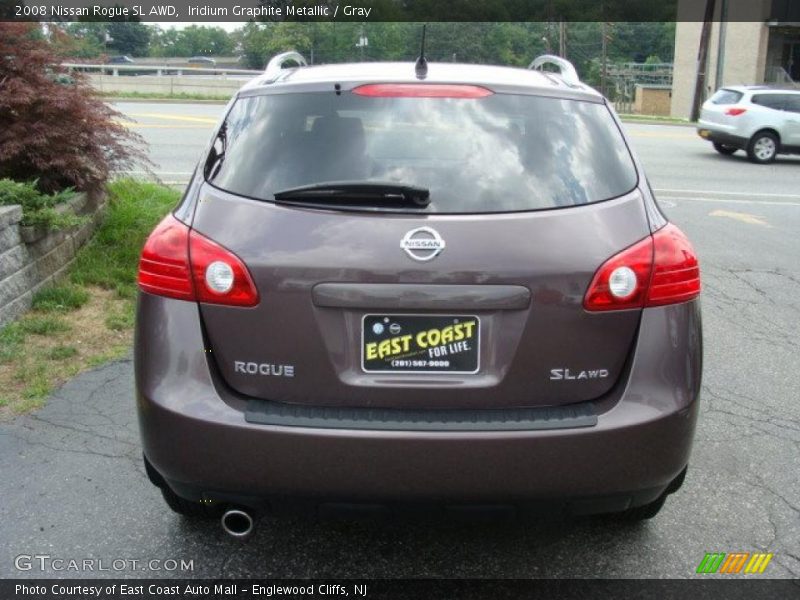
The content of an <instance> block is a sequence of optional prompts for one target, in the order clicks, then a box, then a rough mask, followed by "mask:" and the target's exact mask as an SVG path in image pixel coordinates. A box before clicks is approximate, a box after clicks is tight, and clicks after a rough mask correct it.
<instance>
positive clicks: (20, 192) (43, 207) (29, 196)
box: [0, 179, 81, 229]
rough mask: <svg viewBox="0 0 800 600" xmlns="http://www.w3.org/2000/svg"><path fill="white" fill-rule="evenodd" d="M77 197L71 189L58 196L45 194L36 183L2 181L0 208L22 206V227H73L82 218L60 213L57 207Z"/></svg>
mask: <svg viewBox="0 0 800 600" xmlns="http://www.w3.org/2000/svg"><path fill="white" fill-rule="evenodd" d="M74 195H75V192H74V191H73V190H72V189H71V188H70V189H66V190H64V191H62V192H58V193H57V194H43V193H42V192H40V191H39V190H38V189H36V182H35V181H32V182H25V183H21V182H18V181H13V180H11V179H0V206H2V205H6V206H7V205H11V204H20V205H21V206H22V225H41V226H43V227H47V228H48V229H62V228H64V227H72V226H73V225H77V224H79V223H80V222H81V218H80V217H78V216H76V215H74V214H72V213H69V212H68V213H64V214H62V213H59V212H57V211H56V210H55V207H56V206H58V205H59V204H63V203H64V202H67V201H68V200H70V199H71V198H72V197H73V196H74Z"/></svg>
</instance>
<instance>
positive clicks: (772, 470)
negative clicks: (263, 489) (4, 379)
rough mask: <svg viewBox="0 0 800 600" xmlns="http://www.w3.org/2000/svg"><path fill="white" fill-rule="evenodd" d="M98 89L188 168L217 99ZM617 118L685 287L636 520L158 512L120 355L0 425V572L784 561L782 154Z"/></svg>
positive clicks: (670, 566)
mask: <svg viewBox="0 0 800 600" xmlns="http://www.w3.org/2000/svg"><path fill="white" fill-rule="evenodd" d="M117 107H118V108H119V109H120V110H122V111H123V112H124V113H125V114H127V115H128V116H129V117H131V118H132V119H135V122H134V123H131V126H132V127H133V128H134V129H135V130H136V131H138V132H139V133H141V134H142V135H143V136H144V137H145V138H146V139H147V140H148V141H149V142H150V152H151V156H152V159H153V161H154V162H155V163H156V165H157V172H159V173H160V175H161V177H162V179H163V180H164V181H168V182H185V181H186V180H187V178H188V176H189V174H190V173H191V171H192V169H193V167H194V164H195V163H196V161H197V160H198V159H199V156H200V152H201V150H202V148H203V147H204V146H205V144H206V143H207V141H208V137H209V133H210V130H211V127H212V126H213V124H214V123H215V122H216V120H217V118H218V117H219V115H220V112H221V111H222V107H221V106H219V105H178V104H144V103H128V104H119V105H117ZM626 128H627V129H628V131H629V133H630V134H631V139H632V142H633V144H634V145H635V147H636V150H637V153H638V154H639V155H640V156H641V158H642V160H643V161H644V163H645V166H646V169H647V172H648V175H649V177H650V181H651V183H652V185H653V187H654V188H656V190H657V195H658V197H659V199H660V201H661V204H662V206H663V207H664V210H665V211H666V212H667V213H668V215H669V217H670V218H671V219H672V220H674V221H675V222H676V223H678V224H679V225H680V226H681V227H682V228H683V229H684V230H686V232H687V233H688V234H689V236H690V237H691V239H692V241H693V242H694V244H695V246H696V247H697V250H698V253H699V256H700V259H701V269H702V274H703V286H704V287H703V295H702V302H703V320H704V323H703V325H704V332H705V370H704V381H703V394H702V400H701V416H700V422H699V425H698V431H697V438H696V443H695V447H694V450H693V454H692V458H691V463H690V466H689V473H688V476H687V479H686V484H685V486H684V488H683V489H682V490H681V491H680V492H678V493H677V494H675V495H674V496H671V497H670V498H669V500H668V501H667V503H666V506H665V507H664V509H663V511H662V512H661V514H659V515H658V516H657V517H656V518H655V519H654V520H653V521H652V522H649V523H646V524H641V525H629V524H628V525H626V524H622V523H619V522H617V521H614V520H612V519H584V520H577V521H564V520H561V519H552V518H542V519H540V520H537V521H534V522H533V523H527V522H526V523H517V522H512V523H496V522H492V523H489V524H480V523H474V522H470V523H463V522H445V523H430V522H421V523H420V522H411V523H406V522H401V523H389V524H384V525H375V524H371V523H370V524H366V525H364V524H359V523H353V522H330V521H323V522H316V521H313V520H305V519H301V520H297V519H289V520H271V519H265V520H262V521H261V522H260V523H259V526H258V530H257V532H256V534H255V536H254V537H253V538H252V539H251V540H250V541H248V542H246V543H240V542H237V541H234V540H231V539H230V538H228V537H226V536H225V535H224V534H223V533H222V531H221V529H220V527H219V524H218V523H199V524H196V523H190V522H187V521H185V520H183V519H181V518H179V517H177V516H175V515H173V514H171V513H170V512H169V511H168V510H167V509H166V507H165V505H164V504H163V503H162V501H161V498H160V497H159V494H158V492H157V491H156V490H155V489H154V488H153V487H152V486H151V485H150V484H149V483H148V482H147V480H146V477H145V475H144V472H143V468H142V463H141V456H140V452H141V450H140V445H139V439H138V432H137V428H136V421H135V416H134V398H133V375H132V365H131V363H130V361H121V362H116V363H112V364H109V365H106V366H103V367H101V368H99V369H97V370H95V371H91V372H89V373H85V374H83V375H81V376H79V377H77V378H76V379H74V380H73V381H71V382H69V383H68V384H66V385H65V386H64V387H62V388H61V389H60V390H58V391H57V392H56V393H55V394H54V395H53V396H52V397H51V399H50V400H49V402H48V404H47V405H46V406H45V407H44V408H43V409H41V410H40V411H38V412H36V413H33V414H31V415H28V416H24V417H19V418H17V419H15V420H14V421H13V422H11V423H6V424H2V425H0V471H1V472H2V473H3V502H2V503H0V539H3V540H5V543H4V544H3V548H2V549H0V576H3V577H12V576H17V577H19V576H25V577H42V576H47V575H49V576H53V575H58V576H62V577H63V576H66V577H77V576H79V575H80V574H79V573H74V572H60V573H54V572H53V571H49V572H45V573H41V572H38V571H31V572H25V573H21V572H19V571H16V570H15V569H14V566H13V560H14V557H15V556H17V555H19V554H36V553H43V554H48V555H51V556H53V557H60V558H65V559H69V558H75V559H81V558H83V557H96V558H103V559H105V560H106V561H107V562H108V563H110V562H111V561H112V560H114V559H115V558H132V559H140V560H145V559H150V558H162V559H163V558H172V559H181V558H183V559H187V560H193V561H194V570H193V571H192V572H191V573H186V572H184V573H181V572H164V571H161V572H155V573H154V572H149V571H142V570H137V569H132V568H129V569H126V570H124V571H122V572H110V573H109V572H99V573H94V574H92V573H87V575H96V576H134V577H136V576H138V577H143V576H154V575H155V576H164V577H173V576H181V575H183V576H186V575H191V576H193V577H314V576H316V577H578V578H582V577H633V578H635V577H679V578H683V577H693V576H695V570H696V568H697V565H698V564H699V563H700V561H701V560H702V558H703V556H704V555H705V553H706V552H726V553H730V552H740V551H744V552H771V553H774V555H775V556H774V558H773V560H772V562H771V563H770V565H769V567H768V569H767V571H766V573H765V576H770V577H793V578H797V577H798V576H800V552H798V548H800V520H799V519H798V515H799V514H800V501H799V500H798V499H800V479H799V478H798V477H797V457H798V450H800V402H798V394H797V376H798V373H800V352H799V351H798V350H799V349H800V343H799V342H798V340H800V303H798V300H797V299H798V298H800V243H798V232H799V231H800V193H799V192H800V190H798V185H797V181H798V180H800V179H798V176H800V160H799V159H797V158H787V157H781V158H779V160H778V162H777V163H775V164H774V165H770V166H758V165H753V164H751V163H749V162H747V161H746V160H745V159H744V157H743V156H740V155H739V154H741V153H739V154H737V155H736V156H734V157H722V156H719V155H717V154H716V153H715V152H714V150H713V149H712V148H711V145H710V144H708V143H707V142H703V141H701V140H700V139H699V138H697V137H696V135H695V133H694V130H693V129H691V128H687V127H676V126H661V125H642V124H628V125H626ZM668 334H669V332H665V335H668ZM656 442H657V441H656ZM175 443H176V444H179V443H181V441H180V440H179V439H176V440H175ZM220 451H221V452H224V448H221V449H220ZM535 476H536V474H535V473H532V474H531V477H535ZM705 577H708V576H705ZM733 577H737V576H733ZM747 577H752V576H747Z"/></svg>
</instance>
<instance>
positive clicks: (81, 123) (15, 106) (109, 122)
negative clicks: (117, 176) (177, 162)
mask: <svg viewBox="0 0 800 600" xmlns="http://www.w3.org/2000/svg"><path fill="white" fill-rule="evenodd" d="M60 61H61V57H59V56H57V55H55V54H54V53H53V48H52V46H50V45H49V44H48V42H47V40H46V39H44V38H43V37H42V36H41V30H40V28H39V25H38V24H34V23H0V178H3V177H8V178H12V179H15V180H17V181H26V180H38V186H39V189H41V190H42V191H44V192H53V191H58V190H61V189H64V188H66V187H75V188H77V189H83V190H85V189H89V188H93V187H96V186H99V185H101V184H103V183H104V182H105V181H106V180H107V179H108V177H109V175H110V174H111V173H112V171H114V170H115V169H123V168H128V167H130V166H132V165H133V164H134V163H135V162H136V161H137V160H138V161H141V162H144V163H146V158H145V156H144V153H143V152H142V151H141V149H140V147H139V146H138V144H139V143H142V142H143V140H142V139H141V137H139V136H138V135H136V134H134V133H132V132H131V131H130V130H129V129H127V128H126V127H125V126H124V125H123V124H121V123H120V120H121V119H122V115H120V114H119V113H118V112H117V111H115V110H114V109H112V108H111V107H110V106H108V105H107V104H106V103H104V102H103V100H102V99H101V98H100V97H98V96H97V95H96V93H95V92H94V91H93V89H92V88H91V87H90V86H89V84H88V83H87V81H86V80H85V79H84V76H83V75H82V74H80V73H72V74H67V73H64V72H60V71H59V70H58V69H57V68H56V67H54V66H53V65H57V64H59V63H60Z"/></svg>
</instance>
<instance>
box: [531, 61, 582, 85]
mask: <svg viewBox="0 0 800 600" xmlns="http://www.w3.org/2000/svg"><path fill="white" fill-rule="evenodd" d="M544 65H553V66H555V67H558V70H559V74H560V76H561V79H562V80H563V81H564V83H566V84H567V85H580V83H581V79H580V77H578V72H577V71H576V70H575V67H574V66H573V65H572V63H571V62H569V61H568V60H567V59H566V58H561V57H560V56H554V55H552V54H543V55H542V56H540V57H538V58H537V59H536V60H534V61H533V62H532V63H531V64H529V65H528V68H529V69H533V70H536V71H544V69H543V68H542V67H543V66H544Z"/></svg>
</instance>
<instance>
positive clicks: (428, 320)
mask: <svg viewBox="0 0 800 600" xmlns="http://www.w3.org/2000/svg"><path fill="white" fill-rule="evenodd" d="M480 326H481V322H480V319H479V318H478V317H477V316H474V315H446V316H445V315H390V314H383V315H379V314H372V315H364V318H363V319H362V321H361V368H362V369H363V370H364V371H365V372H367V373H477V372H478V367H479V356H480Z"/></svg>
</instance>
